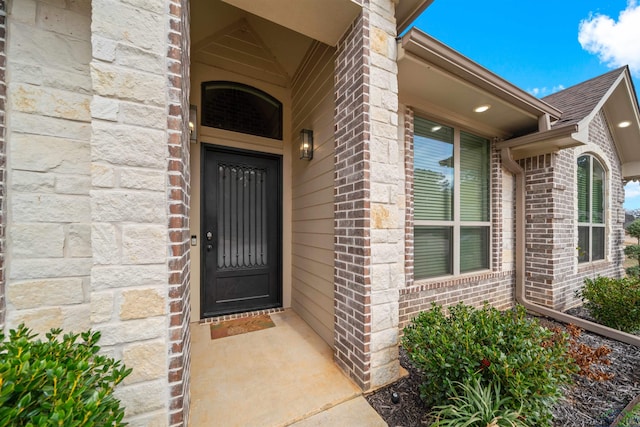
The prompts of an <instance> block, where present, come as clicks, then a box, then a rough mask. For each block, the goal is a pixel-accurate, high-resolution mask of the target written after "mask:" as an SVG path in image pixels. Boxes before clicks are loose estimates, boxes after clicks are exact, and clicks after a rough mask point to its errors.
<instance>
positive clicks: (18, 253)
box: [9, 223, 64, 258]
mask: <svg viewBox="0 0 640 427" xmlns="http://www.w3.org/2000/svg"><path fill="white" fill-rule="evenodd" d="M9 238H10V246H9V247H10V248H11V253H12V255H13V256H14V257H16V258H60V257H62V256H64V226H63V225H62V224H41V223H31V224H25V223H17V224H12V225H11V227H9Z"/></svg>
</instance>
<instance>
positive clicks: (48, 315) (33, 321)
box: [6, 307, 64, 338]
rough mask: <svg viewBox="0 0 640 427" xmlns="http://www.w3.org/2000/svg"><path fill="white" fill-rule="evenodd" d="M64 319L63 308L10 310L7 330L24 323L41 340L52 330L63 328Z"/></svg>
mask: <svg viewBox="0 0 640 427" xmlns="http://www.w3.org/2000/svg"><path fill="white" fill-rule="evenodd" d="M63 320H64V318H63V315H62V308H60V307H46V308H43V307H41V308H37V309H33V310H8V311H7V323H6V329H7V330H9V329H14V328H17V327H18V325H20V324H21V323H24V324H25V326H26V327H27V328H29V329H31V330H32V331H33V332H35V333H36V334H38V335H40V336H41V338H43V337H44V334H46V333H47V332H49V331H50V330H51V329H52V328H61V327H62V322H63Z"/></svg>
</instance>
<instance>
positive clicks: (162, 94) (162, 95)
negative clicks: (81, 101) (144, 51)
mask: <svg viewBox="0 0 640 427" xmlns="http://www.w3.org/2000/svg"><path fill="white" fill-rule="evenodd" d="M91 78H92V80H93V88H94V90H95V93H96V94H98V95H100V96H104V97H107V98H117V99H122V100H126V101H133V102H140V103H142V104H151V105H157V106H163V105H165V104H166V102H167V99H166V96H167V95H166V93H167V90H166V80H165V79H166V78H165V77H164V76H162V75H154V74H149V73H144V72H141V71H133V70H131V69H126V68H118V67H115V66H112V65H110V64H106V63H99V62H93V63H92V64H91Z"/></svg>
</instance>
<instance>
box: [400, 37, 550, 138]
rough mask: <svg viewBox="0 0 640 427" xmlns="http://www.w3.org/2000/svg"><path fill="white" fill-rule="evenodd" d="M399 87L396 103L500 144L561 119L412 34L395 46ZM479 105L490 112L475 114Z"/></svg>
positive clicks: (480, 69)
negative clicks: (543, 120) (449, 120)
mask: <svg viewBox="0 0 640 427" xmlns="http://www.w3.org/2000/svg"><path fill="white" fill-rule="evenodd" d="M398 85H399V97H400V102H401V103H403V104H405V105H410V106H412V107H414V108H416V109H418V110H425V111H428V112H429V113H434V116H435V117H436V118H438V117H448V118H453V119H454V121H455V122H457V123H459V124H461V125H463V126H467V127H472V128H474V129H478V131H481V132H483V133H484V134H486V135H491V136H496V137H500V138H505V139H506V138H511V137H513V136H519V135H524V134H528V133H532V132H537V131H538V130H539V123H540V118H541V117H545V116H546V117H549V118H550V120H556V119H558V118H559V117H560V116H561V114H562V113H561V111H560V110H558V109H557V108H555V107H553V106H551V105H549V104H547V103H546V102H544V101H541V100H540V99H538V98H536V97H534V96H533V95H531V94H529V93H527V92H525V91H523V90H522V89H520V88H518V87H517V86H515V85H513V84H511V83H509V82H507V81H506V80H504V79H503V78H501V77H499V76H497V75H496V74H494V73H492V72H491V71H489V70H487V69H486V68H484V67H482V66H481V65H479V64H477V63H475V62H473V61H472V60H470V59H468V58H466V57H465V56H463V55H461V54H460V53H459V52H456V51H455V50H453V49H451V48H449V47H448V46H446V45H444V44H443V43H441V42H439V41H438V40H436V39H434V38H432V37H430V36H429V35H427V34H425V33H424V32H422V31H420V30H418V29H416V28H413V29H411V30H410V31H409V32H407V34H405V35H404V36H403V37H402V38H400V40H399V43H398ZM481 103H486V104H490V105H491V109H490V110H489V111H487V112H485V113H482V114H480V115H479V114H477V113H474V112H473V108H474V107H476V106H477V105H479V104H481Z"/></svg>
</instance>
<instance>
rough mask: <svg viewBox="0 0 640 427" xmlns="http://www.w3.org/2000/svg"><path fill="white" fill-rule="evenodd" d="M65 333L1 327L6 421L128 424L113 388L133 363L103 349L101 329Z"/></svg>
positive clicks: (86, 426) (87, 426)
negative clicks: (125, 362) (42, 337)
mask: <svg viewBox="0 0 640 427" xmlns="http://www.w3.org/2000/svg"><path fill="white" fill-rule="evenodd" d="M61 333H62V331H61V330H60V329H52V330H51V332H49V333H47V334H46V337H47V339H46V340H44V341H41V340H39V339H36V334H33V333H32V332H31V330H29V329H27V328H26V327H25V326H24V325H20V326H19V327H18V329H17V330H11V331H10V332H9V340H7V341H5V336H4V334H3V333H2V332H1V331H0V427H4V426H54V425H55V426H64V427H73V426H83V427H91V426H96V427H97V426H124V425H126V424H125V423H123V422H122V418H123V417H124V408H122V407H121V406H120V401H119V400H117V399H116V398H115V397H114V396H113V391H114V388H115V386H116V385H118V384H119V383H120V382H122V380H124V378H125V377H126V376H127V375H129V374H130V373H131V369H127V368H126V367H125V366H124V365H121V363H120V362H119V361H116V360H114V359H112V358H109V357H106V356H102V355H99V354H98V351H99V350H100V347H99V346H98V345H97V344H98V340H99V339H100V333H99V332H91V331H88V332H84V333H82V334H67V335H64V336H62V337H61V336H60V335H61Z"/></svg>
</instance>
